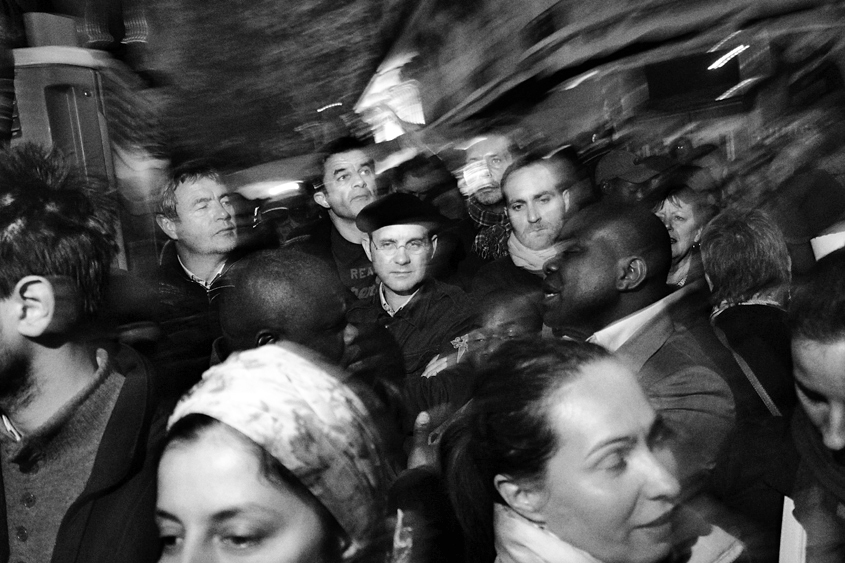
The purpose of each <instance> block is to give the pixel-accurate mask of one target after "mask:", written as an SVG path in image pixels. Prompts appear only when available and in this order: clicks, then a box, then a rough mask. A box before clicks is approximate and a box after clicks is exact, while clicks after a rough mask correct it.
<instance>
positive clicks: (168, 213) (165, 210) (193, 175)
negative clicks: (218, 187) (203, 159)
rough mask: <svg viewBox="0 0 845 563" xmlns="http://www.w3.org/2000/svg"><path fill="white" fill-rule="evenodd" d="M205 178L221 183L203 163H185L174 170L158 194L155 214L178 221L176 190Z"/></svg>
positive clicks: (215, 173)
mask: <svg viewBox="0 0 845 563" xmlns="http://www.w3.org/2000/svg"><path fill="white" fill-rule="evenodd" d="M205 178H210V179H212V180H214V181H215V182H221V181H222V179H221V178H220V174H219V173H218V172H217V171H216V170H215V169H214V168H212V167H210V166H209V165H207V164H205V163H199V162H186V163H185V164H182V165H180V166H179V167H177V168H174V169H173V170H172V171H171V173H170V176H169V178H168V180H167V182H166V183H165V184H164V186H163V187H162V189H161V191H160V192H159V196H158V202H157V206H156V214H157V215H163V216H165V217H167V218H168V219H170V220H171V221H177V220H179V214H178V212H177V211H176V188H178V187H179V186H181V185H182V184H185V183H191V184H192V183H195V182H198V181H200V180H202V179H205Z"/></svg>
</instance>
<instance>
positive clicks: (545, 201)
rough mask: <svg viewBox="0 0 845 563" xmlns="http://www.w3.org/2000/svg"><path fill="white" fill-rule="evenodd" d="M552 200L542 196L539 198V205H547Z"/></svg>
mask: <svg viewBox="0 0 845 563" xmlns="http://www.w3.org/2000/svg"><path fill="white" fill-rule="evenodd" d="M551 200H552V198H550V197H549V196H544V197H541V198H540V203H549V202H550V201H551Z"/></svg>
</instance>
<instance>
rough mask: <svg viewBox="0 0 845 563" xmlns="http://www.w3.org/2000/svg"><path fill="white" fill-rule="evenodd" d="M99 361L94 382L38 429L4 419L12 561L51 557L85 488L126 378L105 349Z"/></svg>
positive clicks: (0, 435)
mask: <svg viewBox="0 0 845 563" xmlns="http://www.w3.org/2000/svg"><path fill="white" fill-rule="evenodd" d="M97 364H98V369H97V372H96V374H95V376H94V378H93V379H92V380H91V382H90V383H89V384H88V385H87V386H86V387H85V388H84V389H82V390H81V391H80V392H79V393H77V395H76V396H75V397H74V398H73V399H71V400H70V401H69V402H68V403H67V404H66V405H65V406H64V407H62V408H61V409H60V410H59V411H58V412H57V413H56V414H55V415H53V417H51V418H50V420H48V421H47V422H46V423H44V425H42V426H41V427H40V428H39V429H37V430H36V431H35V432H33V433H31V434H30V435H27V436H20V435H19V434H18V433H17V432H16V431H15V430H14V429H12V428H11V426H10V423H8V420H7V419H6V420H4V422H6V423H7V424H6V425H4V426H5V428H3V429H2V431H0V451H1V452H2V455H0V464H2V472H3V484H4V487H5V494H6V499H7V505H6V517H7V519H6V522H7V528H8V532H9V540H10V541H9V548H10V555H11V556H10V560H11V561H27V562H30V561H31V562H39V561H50V559H51V557H52V553H53V548H54V545H55V542H56V536H57V534H58V531H59V526H60V525H61V522H62V519H63V518H64V515H65V513H66V512H67V510H68V508H69V507H70V505H71V504H72V503H73V501H75V500H76V499H77V497H79V495H80V494H81V493H82V491H83V490H84V489H85V485H86V483H87V482H88V478H89V476H90V475H91V470H92V468H93V466H94V459H95V457H96V455H97V449H98V446H99V444H100V440H101V438H102V436H103V433H104V432H105V429H106V424H107V423H108V420H109V417H110V416H111V412H112V409H113V407H114V404H115V402H116V401H117V397H118V395H119V394H120V390H121V388H122V386H123V382H124V378H123V376H122V375H120V374H118V373H116V372H115V371H114V369H112V367H111V366H110V364H109V362H108V356H107V354H106V352H105V351H104V350H98V351H97ZM16 434H17V436H16ZM16 438H20V439H19V440H17V439H16Z"/></svg>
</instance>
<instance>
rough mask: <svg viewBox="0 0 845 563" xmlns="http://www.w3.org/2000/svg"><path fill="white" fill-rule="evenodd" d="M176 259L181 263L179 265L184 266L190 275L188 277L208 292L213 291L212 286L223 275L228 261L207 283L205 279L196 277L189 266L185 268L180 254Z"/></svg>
mask: <svg viewBox="0 0 845 563" xmlns="http://www.w3.org/2000/svg"><path fill="white" fill-rule="evenodd" d="M176 259H177V260H178V261H179V265H180V266H182V269H183V270H184V271H185V273H186V274H187V275H188V277H189V278H190V279H191V281H192V282H194V283H198V284H200V285H201V286H203V287H204V288H205V289H207V290H208V289H211V286H212V285H213V284H214V282H215V281H217V278H219V277H220V275H221V274H222V273H223V268H225V267H226V261H225V260H224V261H223V263H222V264H220V267H219V268H217V271H216V272H214V275H213V276H211V279H210V280H209V281H205V280H204V279H202V278H200V277H198V276H196V275H194V273H193V272H192V271H190V270H189V269H188V267H187V266H185V264H184V262H182V259H181V258H180V257H179V255H178V254H177V255H176Z"/></svg>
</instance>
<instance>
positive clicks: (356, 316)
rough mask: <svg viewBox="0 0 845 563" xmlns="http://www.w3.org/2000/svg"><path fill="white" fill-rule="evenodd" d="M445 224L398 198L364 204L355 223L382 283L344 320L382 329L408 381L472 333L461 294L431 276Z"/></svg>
mask: <svg viewBox="0 0 845 563" xmlns="http://www.w3.org/2000/svg"><path fill="white" fill-rule="evenodd" d="M444 219H445V218H444V217H443V216H442V215H440V214H439V213H438V212H437V209H436V208H434V206H432V205H431V204H428V203H425V202H423V201H420V200H419V199H417V198H416V197H415V196H413V195H410V194H398V193H397V194H391V195H388V196H386V197H384V198H382V199H380V200H378V201H376V202H374V203H371V204H369V205H367V206H366V207H364V209H362V210H361V212H360V213H359V214H358V217H357V218H356V221H355V223H356V225H357V226H358V228H359V229H360V230H361V231H363V232H364V233H365V234H366V236H365V238H364V241H363V243H362V244H363V246H364V252H366V253H367V256H368V257H369V258H370V260H371V261H372V263H373V270H374V271H375V273H376V276H378V279H379V280H380V281H379V285H378V288H377V290H376V292H375V295H374V296H372V297H371V298H369V299H363V300H360V301H358V302H357V303H355V304H354V305H353V306H352V307H351V308H350V310H349V313H348V319H349V321H350V322H353V323H359V322H377V323H379V324H381V325H384V326H385V327H386V328H387V329H388V331H390V333H391V334H392V335H393V337H394V338H395V339H396V341H397V343H398V344H399V347H400V348H401V349H402V355H403V358H404V363H405V373H406V375H407V376H408V377H420V376H421V374H422V373H423V372H424V371H425V368H426V365H427V364H428V362H429V361H430V360H431V359H432V358H433V357H434V356H436V355H437V354H439V353H441V352H454V351H456V350H459V349H460V347H461V346H462V345H463V346H465V345H466V344H465V343H466V338H463V339H462V338H461V337H462V336H464V335H466V334H467V333H468V332H469V330H470V328H471V312H470V308H469V302H468V300H467V297H466V295H465V294H464V292H463V291H461V290H460V289H459V288H457V287H454V286H451V285H447V284H443V283H440V282H438V281H436V280H435V279H433V278H432V276H431V268H430V264H431V260H432V258H433V257H434V254H435V252H436V251H437V234H436V233H437V229H438V228H439V227H440V226H441V225H443V222H444Z"/></svg>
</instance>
